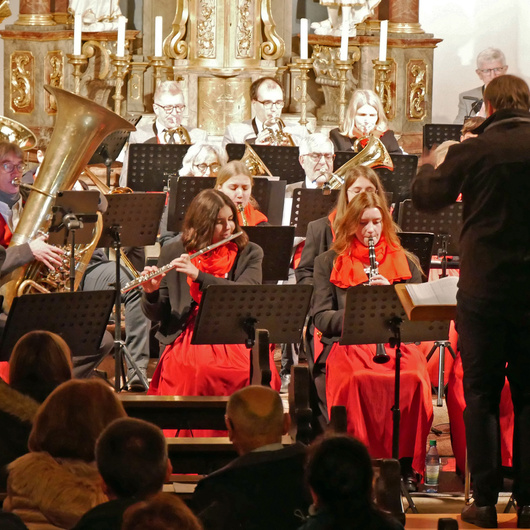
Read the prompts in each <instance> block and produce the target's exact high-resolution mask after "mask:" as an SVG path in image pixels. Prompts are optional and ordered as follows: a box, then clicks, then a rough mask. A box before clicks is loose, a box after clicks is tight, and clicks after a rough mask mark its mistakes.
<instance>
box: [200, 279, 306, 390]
mask: <svg viewBox="0 0 530 530" xmlns="http://www.w3.org/2000/svg"><path fill="white" fill-rule="evenodd" d="M312 292H313V286H312V285H241V284H230V285H210V286H209V287H208V288H207V289H206V290H205V291H204V293H203V296H202V300H201V303H200V305H199V312H198V315H197V320H196V322H195V329H194V330H193V337H192V339H191V343H192V344H245V345H246V346H247V348H249V349H252V362H251V363H250V366H251V373H250V382H251V384H261V385H266V386H270V381H271V377H272V375H271V372H270V364H269V344H270V342H276V343H281V342H286V343H296V342H299V341H300V339H301V337H302V329H303V327H304V323H305V318H306V315H307V312H308V310H309V303H310V301H311V294H312ZM258 366H259V367H260V368H261V370H257V369H256V367H258ZM260 372H261V373H260Z"/></svg>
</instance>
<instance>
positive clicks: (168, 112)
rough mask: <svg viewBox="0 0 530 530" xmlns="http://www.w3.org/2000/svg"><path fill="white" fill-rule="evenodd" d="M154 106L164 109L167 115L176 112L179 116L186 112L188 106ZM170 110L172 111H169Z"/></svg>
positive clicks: (157, 104)
mask: <svg viewBox="0 0 530 530" xmlns="http://www.w3.org/2000/svg"><path fill="white" fill-rule="evenodd" d="M153 105H156V106H157V107H158V108H160V109H162V110H163V111H164V112H165V113H166V114H171V113H172V112H173V111H174V110H176V111H177V112H178V113H179V114H182V113H183V112H184V111H185V110H186V105H185V104H181V105H160V104H159V103H153ZM167 109H170V110H167Z"/></svg>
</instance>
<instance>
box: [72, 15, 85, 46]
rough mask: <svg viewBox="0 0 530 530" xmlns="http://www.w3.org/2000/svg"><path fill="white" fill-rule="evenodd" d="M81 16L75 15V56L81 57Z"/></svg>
mask: <svg viewBox="0 0 530 530" xmlns="http://www.w3.org/2000/svg"><path fill="white" fill-rule="evenodd" d="M82 25H83V21H82V20H81V15H80V14H79V15H74V55H81V26H82Z"/></svg>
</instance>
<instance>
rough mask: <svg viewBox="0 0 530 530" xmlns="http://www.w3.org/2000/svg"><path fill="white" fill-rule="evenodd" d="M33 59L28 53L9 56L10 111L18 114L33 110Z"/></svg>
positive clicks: (17, 52)
mask: <svg viewBox="0 0 530 530" xmlns="http://www.w3.org/2000/svg"><path fill="white" fill-rule="evenodd" d="M34 86H35V57H34V56H33V54H32V53H31V52H28V51H16V52H13V53H12V54H11V83H10V88H11V94H10V102H11V109H12V110H13V111H14V112H19V113H25V114H26V113H27V114H29V113H31V112H33V109H34V108H35V93H34V90H33V87H34Z"/></svg>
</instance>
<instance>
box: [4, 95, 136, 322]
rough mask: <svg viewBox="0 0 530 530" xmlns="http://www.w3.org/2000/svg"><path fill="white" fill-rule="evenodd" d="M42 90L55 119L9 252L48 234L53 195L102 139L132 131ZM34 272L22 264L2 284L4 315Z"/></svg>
mask: <svg viewBox="0 0 530 530" xmlns="http://www.w3.org/2000/svg"><path fill="white" fill-rule="evenodd" d="M45 88H46V90H47V91H48V92H50V94H52V95H53V96H54V97H55V100H56V101H57V118H56V122H55V127H54V131H53V134H52V137H51V139H50V144H49V146H48V149H47V152H46V156H45V157H44V161H43V162H42V166H41V168H40V171H39V175H38V177H37V179H36V180H35V183H34V185H33V188H32V190H31V192H30V194H29V197H28V200H27V201H26V205H25V207H24V210H23V212H22V216H21V218H20V221H19V223H18V225H17V227H16V230H15V232H14V233H13V237H12V238H11V243H10V245H9V246H10V247H12V246H17V245H22V244H23V243H27V242H28V241H31V240H33V239H34V238H35V237H36V236H38V235H39V233H42V232H45V233H46V232H47V229H48V227H49V225H50V216H51V211H52V206H53V203H54V200H55V196H56V195H57V192H59V191H63V190H69V189H71V188H72V187H73V185H74V184H75V182H76V180H77V178H78V176H79V174H80V173H81V171H82V170H83V168H84V167H85V166H86V165H87V163H88V161H89V160H90V158H91V157H92V155H93V154H94V152H95V151H96V149H97V148H98V146H99V144H100V143H101V142H102V141H103V139H104V138H105V137H106V136H108V135H109V134H110V133H112V132H114V131H118V130H128V131H132V130H134V129H135V127H134V125H132V124H131V123H130V122H128V121H127V120H125V119H124V118H122V117H121V116H118V115H117V114H115V113H114V112H111V111H110V110H108V109H106V108H104V107H102V106H100V105H97V104H96V103H94V102H93V101H90V100H88V99H86V98H83V97H80V96H77V95H75V94H72V93H71V92H68V91H66V90H63V89H60V88H57V87H52V86H46V87H45ZM96 243H97V240H96V241H95V242H94V243H93V244H91V245H92V251H93V247H95V245H96ZM89 246H90V245H89ZM92 251H90V250H89V255H85V256H83V257H82V259H80V260H78V265H77V267H76V281H75V283H76V286H77V285H79V282H80V281H81V278H82V274H83V272H84V268H86V264H88V261H90V257H91V256H92ZM87 254H88V253H87ZM42 267H44V265H42ZM42 267H37V268H38V269H41V268H42ZM34 269H35V267H34V266H31V267H30V266H28V265H25V266H23V267H19V268H18V269H15V270H14V271H13V272H11V273H10V274H8V275H6V276H5V277H4V278H3V279H2V282H1V287H0V293H1V294H3V296H4V310H5V311H6V312H7V311H9V308H10V307H11V303H12V302H13V299H14V298H15V297H16V296H19V295H20V294H22V293H21V292H19V287H20V286H21V284H23V282H25V281H26V280H31V281H34V282H35V283H37V284H38V283H39V274H38V273H37V272H36V271H35V270H34ZM31 281H30V282H29V283H31ZM25 285H27V283H26V284H25ZM37 290H38V289H37Z"/></svg>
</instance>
